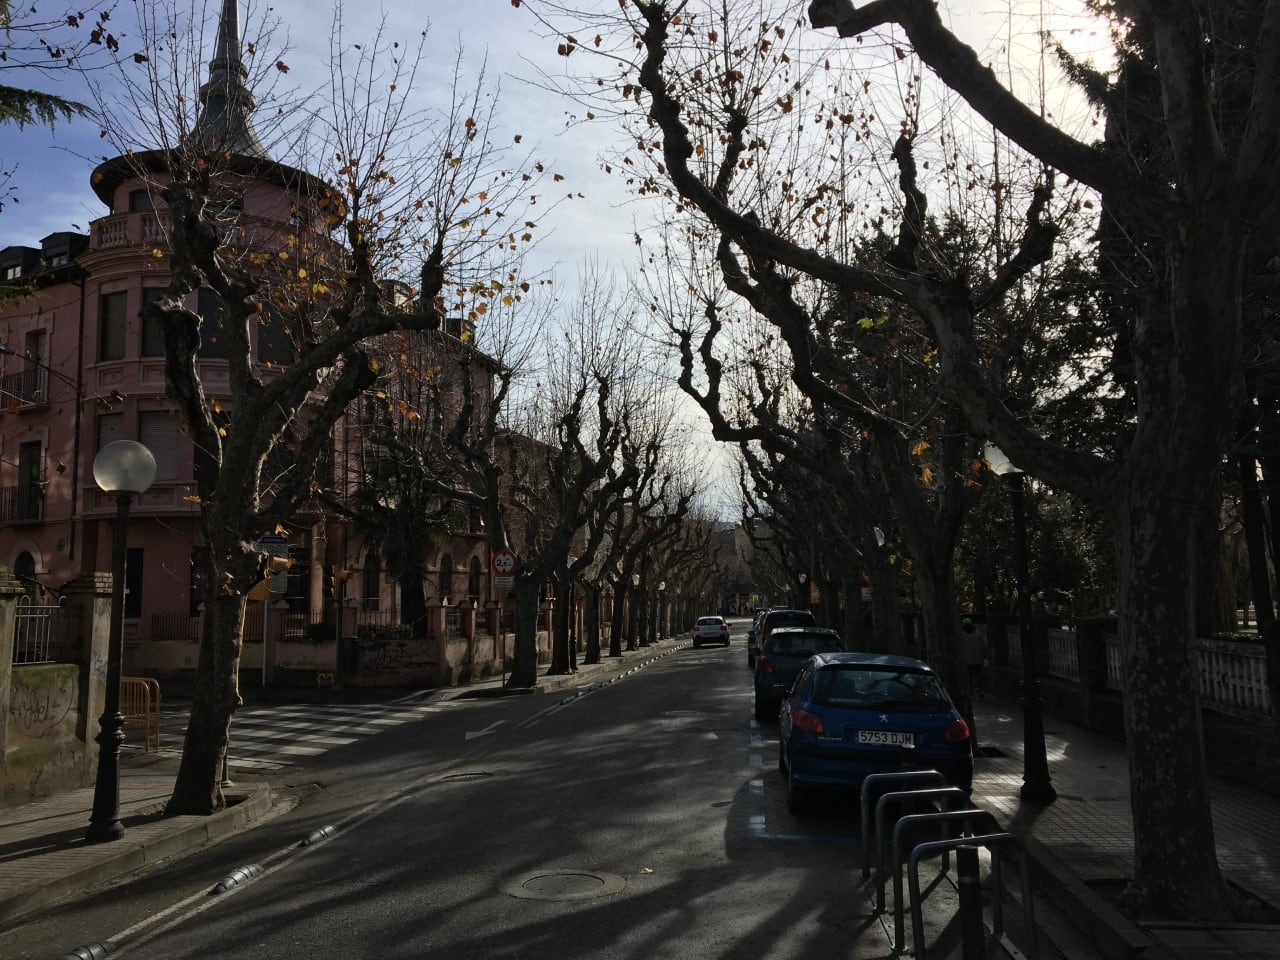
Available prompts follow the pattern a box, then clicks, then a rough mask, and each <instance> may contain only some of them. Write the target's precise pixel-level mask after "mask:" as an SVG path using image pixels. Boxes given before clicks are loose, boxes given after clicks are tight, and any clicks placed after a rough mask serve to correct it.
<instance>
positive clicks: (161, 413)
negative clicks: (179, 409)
mask: <svg viewBox="0 0 1280 960" xmlns="http://www.w3.org/2000/svg"><path fill="white" fill-rule="evenodd" d="M138 442H139V443H141V444H142V445H143V446H144V447H146V448H147V449H148V450H150V451H151V455H152V456H153V457H155V458H156V480H159V481H163V480H177V479H178V421H177V419H176V418H175V417H174V415H173V414H172V413H169V412H168V411H165V410H146V411H143V412H142V413H139V414H138Z"/></svg>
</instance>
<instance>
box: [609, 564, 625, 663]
mask: <svg viewBox="0 0 1280 960" xmlns="http://www.w3.org/2000/svg"><path fill="white" fill-rule="evenodd" d="M610 596H611V597H612V599H613V604H612V609H611V610H610V611H609V656H611V657H620V656H622V634H623V633H624V632H625V631H626V625H625V620H624V619H623V618H624V616H625V614H626V604H624V603H623V602H622V598H623V592H622V582H621V581H618V582H616V583H614V584H613V589H612V591H611V592H610Z"/></svg>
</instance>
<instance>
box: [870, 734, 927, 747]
mask: <svg viewBox="0 0 1280 960" xmlns="http://www.w3.org/2000/svg"><path fill="white" fill-rule="evenodd" d="M858 742H859V743H869V744H873V745H875V746H881V747H914V746H915V745H916V738H915V734H912V733H905V732H902V731H899V730H859V731H858Z"/></svg>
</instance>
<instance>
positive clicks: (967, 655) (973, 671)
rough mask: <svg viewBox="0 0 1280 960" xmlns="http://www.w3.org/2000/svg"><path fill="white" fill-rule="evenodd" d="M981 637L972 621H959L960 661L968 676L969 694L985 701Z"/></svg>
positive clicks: (984, 653)
mask: <svg viewBox="0 0 1280 960" xmlns="http://www.w3.org/2000/svg"><path fill="white" fill-rule="evenodd" d="M985 646H986V644H985V642H984V638H983V635H982V634H980V633H978V627H977V625H976V624H974V622H973V621H972V620H970V619H969V618H968V617H965V618H964V619H963V620H961V621H960V661H961V662H962V663H963V664H964V666H965V671H966V673H967V674H968V676H969V694H970V696H974V697H977V698H978V699H979V700H985V699H986V691H985V690H984V689H983V683H982V671H983V667H984V666H986V650H985Z"/></svg>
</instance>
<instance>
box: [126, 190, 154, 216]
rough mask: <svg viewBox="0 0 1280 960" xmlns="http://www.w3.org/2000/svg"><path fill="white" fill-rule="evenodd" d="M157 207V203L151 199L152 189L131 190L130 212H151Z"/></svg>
mask: <svg viewBox="0 0 1280 960" xmlns="http://www.w3.org/2000/svg"><path fill="white" fill-rule="evenodd" d="M155 208H156V205H155V203H154V202H153V201H152V199H151V191H150V190H130V191H129V212H130V213H149V212H150V211H152V210H154V209H155Z"/></svg>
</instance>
